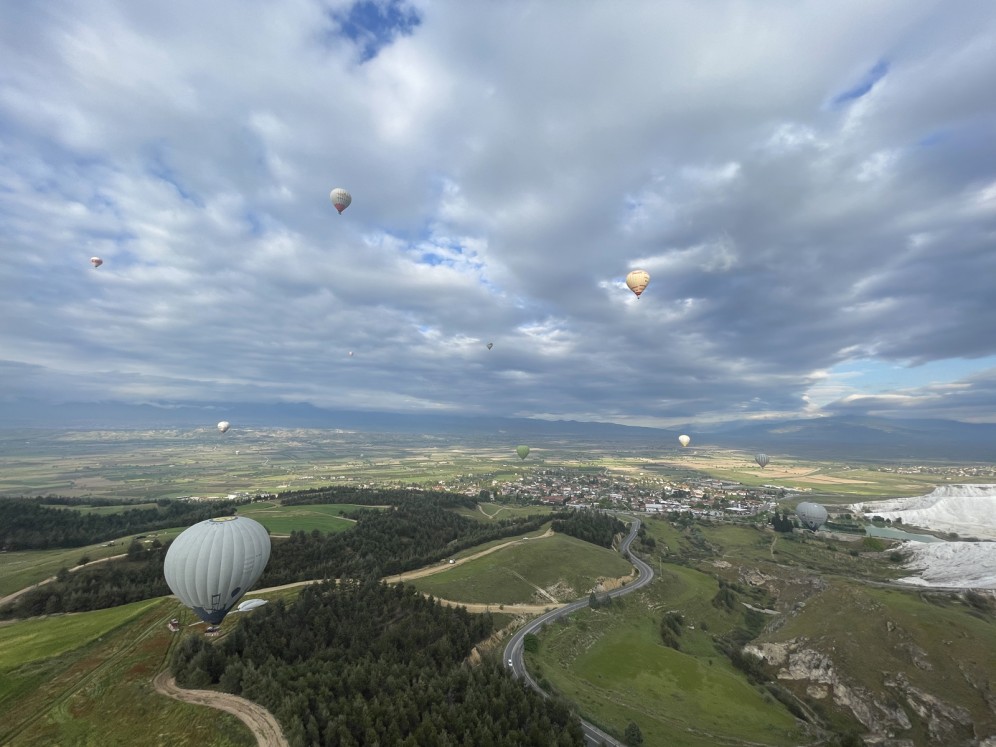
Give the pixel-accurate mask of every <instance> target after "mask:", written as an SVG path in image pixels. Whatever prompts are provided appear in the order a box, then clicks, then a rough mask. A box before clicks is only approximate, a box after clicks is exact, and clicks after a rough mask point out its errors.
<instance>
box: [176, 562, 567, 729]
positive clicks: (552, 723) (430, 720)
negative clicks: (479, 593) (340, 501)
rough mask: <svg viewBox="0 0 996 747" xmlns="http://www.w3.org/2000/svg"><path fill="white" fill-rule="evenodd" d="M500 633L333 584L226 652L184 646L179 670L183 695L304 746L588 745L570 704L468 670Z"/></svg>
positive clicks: (381, 592)
mask: <svg viewBox="0 0 996 747" xmlns="http://www.w3.org/2000/svg"><path fill="white" fill-rule="evenodd" d="M492 627H493V621H492V618H491V615H471V614H469V613H468V612H467V611H466V610H465V609H463V608H450V607H443V606H442V605H440V604H439V603H438V602H436V601H435V600H433V599H431V598H430V599H426V598H425V597H423V596H422V595H421V594H419V593H418V592H417V591H416V590H414V589H413V588H412V587H407V586H403V585H396V586H386V585H384V584H382V583H376V582H360V581H348V582H344V583H341V584H339V585H338V586H337V585H335V584H332V583H325V584H321V585H317V586H314V587H309V588H307V589H305V590H303V591H302V592H301V595H300V596H299V597H298V599H297V600H296V601H294V602H293V603H291V604H289V605H285V604H283V603H282V602H277V603H274V604H270V605H267V606H266V607H263V608H261V609H259V610H257V611H256V612H254V613H253V614H252V615H251V616H248V617H246V618H243V619H240V620H239V622H238V625H237V627H236V628H235V629H234V630H233V631H232V632H231V633H230V634H229V635H228V636H226V638H225V639H223V640H222V641H221V642H219V643H218V645H216V646H212V645H210V644H209V643H207V642H206V641H205V640H204V639H202V638H200V637H197V636H190V637H188V638H186V639H184V641H183V642H182V643H181V645H180V646H178V647H177V649H176V653H175V655H174V659H173V662H172V667H173V672H174V674H175V675H176V677H177V680H178V681H179V682H180V684H181V685H184V686H187V687H205V686H208V685H212V684H218V685H219V686H220V687H221V688H222V689H223V690H226V691H228V692H231V693H235V694H238V695H242V696H243V697H246V698H249V699H250V700H253V701H255V702H257V703H260V704H262V705H263V706H265V707H266V708H268V709H269V710H270V711H271V712H272V713H274V715H275V716H276V717H277V718H278V720H279V721H280V722H281V724H282V725H283V727H284V730H285V732H286V734H287V736H288V740H289V741H290V743H291V744H292V745H295V747H297V746H298V745H310V744H337V745H344V746H346V747H348V746H350V745H363V744H391V745H402V746H407V745H430V744H431V745H454V746H455V745H466V744H473V745H522V744H532V745H581V744H583V743H584V740H583V735H582V732H581V727H580V722H579V721H578V719H577V717H576V716H575V715H574V714H573V713H572V712H571V710H570V708H569V707H568V706H567V705H565V704H564V703H562V702H559V701H556V700H552V699H550V700H548V699H545V698H543V697H541V696H540V695H538V694H536V693H534V692H533V691H531V690H530V689H529V688H528V687H526V686H525V685H524V684H522V683H520V682H518V681H516V680H514V679H513V678H511V677H509V675H508V673H507V672H506V671H505V670H504V669H503V668H502V667H501V666H500V665H499V664H498V663H496V662H493V661H490V660H485V661H484V662H483V663H481V664H480V665H478V666H475V667H470V666H468V665H467V664H465V663H464V662H465V660H466V659H467V657H468V655H469V654H470V653H471V651H472V649H473V646H474V643H475V642H476V641H480V640H482V639H484V638H486V637H487V636H488V635H489V634H490V633H491V631H492Z"/></svg>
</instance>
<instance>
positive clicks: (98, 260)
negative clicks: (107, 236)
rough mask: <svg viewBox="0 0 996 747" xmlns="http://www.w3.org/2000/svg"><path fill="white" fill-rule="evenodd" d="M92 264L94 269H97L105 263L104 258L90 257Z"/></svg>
mask: <svg viewBox="0 0 996 747" xmlns="http://www.w3.org/2000/svg"><path fill="white" fill-rule="evenodd" d="M90 264H91V265H93V268H94V269H97V268H98V267H100V266H101V265H102V264H104V260H102V259H101V258H100V257H90Z"/></svg>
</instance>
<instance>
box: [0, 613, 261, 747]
mask: <svg viewBox="0 0 996 747" xmlns="http://www.w3.org/2000/svg"><path fill="white" fill-rule="evenodd" d="M181 609H182V608H181V607H180V606H179V604H178V603H177V602H176V601H175V600H164V599H155V600H149V601H145V602H137V603H135V604H129V605H125V606H122V607H116V608H113V609H107V610H99V611H96V612H85V613H81V614H77V615H60V616H56V617H51V618H46V619H32V620H23V621H18V622H14V623H8V624H5V625H3V626H0V744H4V745H12V746H21V745H24V746H28V745H38V746H39V747H42V746H44V747H49V746H50V745H83V746H89V745H93V746H94V747H97V746H98V745H100V746H103V745H132V744H143V745H164V746H165V745H169V746H170V747H173V746H174V745H189V746H190V747H195V746H197V747H201V746H203V745H207V746H209V747H249V746H250V745H254V744H255V740H253V739H252V738H251V735H250V733H249V730H248V729H247V728H246V727H245V726H243V725H242V723H241V722H240V721H238V720H237V719H235V718H234V717H233V716H229V715H227V714H222V713H219V712H217V711H213V710H210V709H207V708H199V707H196V706H192V705H186V704H182V703H178V702H177V701H174V700H170V699H169V698H166V697H163V696H162V695H158V694H157V693H156V692H155V691H154V690H153V689H152V687H151V684H150V683H151V679H152V676H153V675H154V674H155V672H156V671H157V670H158V668H159V667H160V666H161V665H162V663H163V662H164V660H165V657H166V656H167V655H168V653H169V650H170V647H171V646H172V645H173V643H174V641H175V639H176V636H175V634H172V633H170V632H169V631H168V630H167V628H166V622H167V621H168V620H169V619H170V618H171V617H173V616H174V615H179V614H182V613H181ZM188 617H189V616H188Z"/></svg>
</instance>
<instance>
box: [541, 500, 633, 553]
mask: <svg viewBox="0 0 996 747" xmlns="http://www.w3.org/2000/svg"><path fill="white" fill-rule="evenodd" d="M551 526H552V528H553V531H555V532H560V533H561V534H569V535H571V536H572V537H577V538H578V539H579V540H584V541H585V542H590V543H591V544H593V545H600V546H601V547H612V538H613V537H615V535H617V534H619V533H620V532H625V531H626V525H625V524H623V523H622V522H621V521H620V520H619V519H617V518H616V517H615V516H613V515H611V514H607V513H605V512H603V511H594V510H591V509H583V510H577V511H574V510H572V511H561V512H559V513H556V514H554V515H553V524H552V525H551Z"/></svg>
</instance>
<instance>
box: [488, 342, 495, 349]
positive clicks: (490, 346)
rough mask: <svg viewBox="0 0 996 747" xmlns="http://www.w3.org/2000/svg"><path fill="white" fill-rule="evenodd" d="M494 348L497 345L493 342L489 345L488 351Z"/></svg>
mask: <svg viewBox="0 0 996 747" xmlns="http://www.w3.org/2000/svg"><path fill="white" fill-rule="evenodd" d="M494 346H495V344H494V343H493V342H489V343H488V350H491V348H493V347H494Z"/></svg>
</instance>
